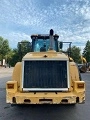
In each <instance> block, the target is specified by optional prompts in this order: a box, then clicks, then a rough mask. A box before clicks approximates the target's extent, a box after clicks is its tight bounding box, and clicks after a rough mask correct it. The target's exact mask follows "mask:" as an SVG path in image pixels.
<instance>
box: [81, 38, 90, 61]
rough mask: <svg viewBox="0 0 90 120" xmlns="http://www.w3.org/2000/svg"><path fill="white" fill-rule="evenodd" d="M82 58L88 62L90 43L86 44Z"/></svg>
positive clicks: (89, 59)
mask: <svg viewBox="0 0 90 120" xmlns="http://www.w3.org/2000/svg"><path fill="white" fill-rule="evenodd" d="M83 56H84V57H85V58H86V60H87V62H90V41H89V40H88V41H87V42H86V45H85V48H84V50H83Z"/></svg>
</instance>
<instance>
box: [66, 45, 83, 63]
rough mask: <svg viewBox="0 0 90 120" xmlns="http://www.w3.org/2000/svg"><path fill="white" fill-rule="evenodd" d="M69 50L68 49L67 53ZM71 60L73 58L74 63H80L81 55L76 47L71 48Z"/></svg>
mask: <svg viewBox="0 0 90 120" xmlns="http://www.w3.org/2000/svg"><path fill="white" fill-rule="evenodd" d="M69 50H70V49H68V50H67V52H68V51H69ZM71 58H73V60H74V61H75V62H76V63H81V54H80V48H79V47H76V46H73V47H71Z"/></svg>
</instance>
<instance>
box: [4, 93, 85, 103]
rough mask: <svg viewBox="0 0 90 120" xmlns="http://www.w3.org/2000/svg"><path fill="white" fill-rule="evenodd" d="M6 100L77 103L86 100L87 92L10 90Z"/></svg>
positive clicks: (14, 101)
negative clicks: (21, 91) (24, 91)
mask: <svg viewBox="0 0 90 120" xmlns="http://www.w3.org/2000/svg"><path fill="white" fill-rule="evenodd" d="M6 102H7V103H11V104H75V103H84V102H85V92H81V93H78V95H77V94H75V93H74V92H67V93H65V92H57V93H55V92H36V93H34V92H32V93H20V92H16V93H13V92H9V91H7V94H6Z"/></svg>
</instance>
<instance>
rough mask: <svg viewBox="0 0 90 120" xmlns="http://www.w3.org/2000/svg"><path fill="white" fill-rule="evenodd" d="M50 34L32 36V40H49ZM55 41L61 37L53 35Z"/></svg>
mask: <svg viewBox="0 0 90 120" xmlns="http://www.w3.org/2000/svg"><path fill="white" fill-rule="evenodd" d="M49 36H50V35H49V34H37V35H31V39H49ZM53 37H54V39H58V38H59V35H57V34H55V35H53Z"/></svg>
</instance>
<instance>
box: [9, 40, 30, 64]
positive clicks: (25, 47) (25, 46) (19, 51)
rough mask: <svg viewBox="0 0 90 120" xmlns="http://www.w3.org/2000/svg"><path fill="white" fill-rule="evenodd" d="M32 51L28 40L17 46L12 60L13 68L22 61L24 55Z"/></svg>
mask: <svg viewBox="0 0 90 120" xmlns="http://www.w3.org/2000/svg"><path fill="white" fill-rule="evenodd" d="M30 51H31V43H30V42H29V41H27V40H22V41H21V42H19V43H18V44H17V48H16V49H13V54H12V58H11V60H10V64H11V66H15V64H16V63H17V62H19V61H21V60H22V58H23V57H24V55H25V54H26V53H28V52H30Z"/></svg>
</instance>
